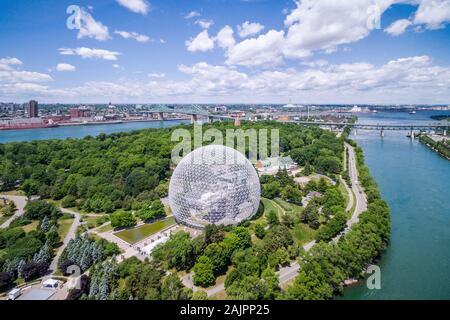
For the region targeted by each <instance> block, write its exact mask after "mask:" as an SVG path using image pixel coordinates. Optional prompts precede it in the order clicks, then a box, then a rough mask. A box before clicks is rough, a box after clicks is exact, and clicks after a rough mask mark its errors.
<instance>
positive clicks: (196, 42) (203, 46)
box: [186, 30, 214, 52]
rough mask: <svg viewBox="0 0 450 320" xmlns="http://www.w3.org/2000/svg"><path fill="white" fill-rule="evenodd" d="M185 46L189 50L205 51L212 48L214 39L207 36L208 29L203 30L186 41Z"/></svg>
mask: <svg viewBox="0 0 450 320" xmlns="http://www.w3.org/2000/svg"><path fill="white" fill-rule="evenodd" d="M186 46H187V49H188V50H189V51H191V52H197V51H201V52H206V51H210V50H212V49H214V40H213V39H211V38H210V37H209V34H208V30H203V31H202V32H200V33H199V34H198V35H197V36H196V37H195V38H193V39H192V38H191V39H190V40H188V41H186Z"/></svg>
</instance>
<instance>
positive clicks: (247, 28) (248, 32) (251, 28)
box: [238, 21, 264, 38]
mask: <svg viewBox="0 0 450 320" xmlns="http://www.w3.org/2000/svg"><path fill="white" fill-rule="evenodd" d="M263 29H264V26H263V25H262V24H259V23H257V22H249V21H245V22H244V23H243V24H242V25H240V26H238V34H239V36H240V37H241V38H245V37H248V36H252V35H256V34H258V33H260V32H261V31H262V30H263Z"/></svg>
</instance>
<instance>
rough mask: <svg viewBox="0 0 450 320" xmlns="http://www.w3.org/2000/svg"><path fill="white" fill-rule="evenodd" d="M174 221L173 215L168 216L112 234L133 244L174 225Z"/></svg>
mask: <svg viewBox="0 0 450 320" xmlns="http://www.w3.org/2000/svg"><path fill="white" fill-rule="evenodd" d="M175 223H176V221H175V218H174V217H168V218H166V219H164V220H160V221H157V222H153V223H149V224H144V225H142V226H140V227H137V228H133V229H127V230H123V231H119V232H117V233H115V234H114V235H115V236H117V237H119V238H120V239H122V240H124V241H126V242H128V243H130V244H135V243H137V242H139V241H141V240H143V239H145V238H147V237H149V236H151V235H152V234H155V233H156V232H159V231H161V230H163V229H165V228H167V227H170V226H172V225H174V224H175Z"/></svg>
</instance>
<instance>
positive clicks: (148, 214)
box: [137, 199, 166, 221]
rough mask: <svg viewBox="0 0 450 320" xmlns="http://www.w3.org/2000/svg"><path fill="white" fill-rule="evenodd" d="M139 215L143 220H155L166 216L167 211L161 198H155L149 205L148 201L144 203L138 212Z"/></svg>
mask: <svg viewBox="0 0 450 320" xmlns="http://www.w3.org/2000/svg"><path fill="white" fill-rule="evenodd" d="M137 216H138V217H139V218H140V219H141V220H143V221H148V220H154V219H158V218H162V217H165V216H166V211H165V209H164V205H163V204H162V202H161V200H159V199H158V200H154V201H152V202H151V204H150V205H148V203H147V202H145V203H144V205H143V206H142V208H141V209H140V210H139V211H138V212H137Z"/></svg>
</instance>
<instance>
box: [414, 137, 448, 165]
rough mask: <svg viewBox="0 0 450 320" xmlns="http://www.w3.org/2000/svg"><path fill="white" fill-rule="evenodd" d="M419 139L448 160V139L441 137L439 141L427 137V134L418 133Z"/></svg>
mask: <svg viewBox="0 0 450 320" xmlns="http://www.w3.org/2000/svg"><path fill="white" fill-rule="evenodd" d="M419 141H420V142H421V143H423V144H424V145H426V146H427V147H429V148H431V149H432V150H434V151H436V152H437V153H439V154H440V155H441V156H443V157H444V158H446V159H448V160H450V140H449V139H442V140H440V141H436V140H434V139H432V138H431V137H429V136H428V135H424V134H422V135H420V136H419Z"/></svg>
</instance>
